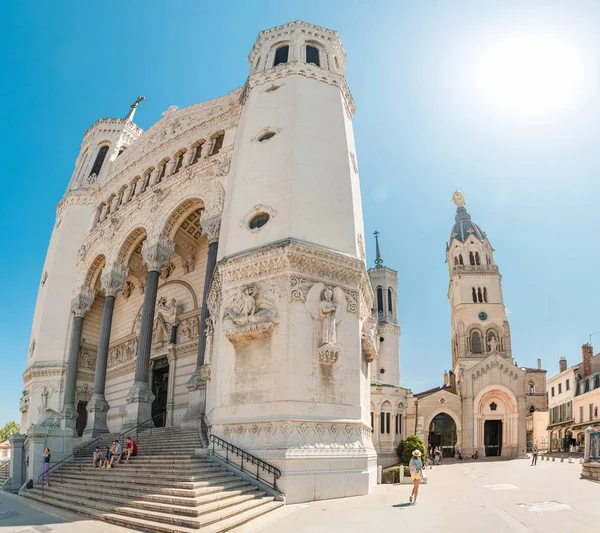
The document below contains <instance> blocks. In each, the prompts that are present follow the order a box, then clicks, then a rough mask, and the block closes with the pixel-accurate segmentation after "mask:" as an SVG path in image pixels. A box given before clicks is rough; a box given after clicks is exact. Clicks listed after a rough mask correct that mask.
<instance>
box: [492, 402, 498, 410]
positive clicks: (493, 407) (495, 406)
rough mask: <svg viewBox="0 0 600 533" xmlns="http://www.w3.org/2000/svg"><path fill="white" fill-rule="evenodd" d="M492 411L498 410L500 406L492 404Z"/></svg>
mask: <svg viewBox="0 0 600 533" xmlns="http://www.w3.org/2000/svg"><path fill="white" fill-rule="evenodd" d="M490 409H491V410H492V411H495V410H496V409H498V405H497V404H496V402H492V403H491V404H490Z"/></svg>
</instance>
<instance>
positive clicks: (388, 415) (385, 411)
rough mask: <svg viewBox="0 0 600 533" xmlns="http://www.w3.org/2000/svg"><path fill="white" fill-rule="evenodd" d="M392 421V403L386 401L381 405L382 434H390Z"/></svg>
mask: <svg viewBox="0 0 600 533" xmlns="http://www.w3.org/2000/svg"><path fill="white" fill-rule="evenodd" d="M391 422H392V404H390V402H384V403H383V405H382V406H381V420H380V429H381V434H382V435H384V434H385V435H389V434H390V433H391Z"/></svg>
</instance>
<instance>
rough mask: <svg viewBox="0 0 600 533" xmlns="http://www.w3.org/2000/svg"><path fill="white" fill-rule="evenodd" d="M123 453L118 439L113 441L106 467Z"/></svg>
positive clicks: (117, 459) (118, 459)
mask: <svg viewBox="0 0 600 533" xmlns="http://www.w3.org/2000/svg"><path fill="white" fill-rule="evenodd" d="M122 455H123V447H122V446H121V445H120V444H119V441H118V440H115V441H114V442H113V445H112V448H111V449H110V460H109V461H108V464H107V465H106V468H112V465H113V463H114V462H115V461H120V460H121V456H122Z"/></svg>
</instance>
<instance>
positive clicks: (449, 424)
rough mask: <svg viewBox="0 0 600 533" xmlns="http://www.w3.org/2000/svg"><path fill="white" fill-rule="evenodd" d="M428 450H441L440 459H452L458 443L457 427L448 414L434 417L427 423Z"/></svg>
mask: <svg viewBox="0 0 600 533" xmlns="http://www.w3.org/2000/svg"><path fill="white" fill-rule="evenodd" d="M428 435H429V437H428V449H429V446H431V447H432V448H433V449H434V450H435V448H436V447H438V448H440V449H441V450H442V457H454V452H455V445H456V443H457V442H458V435H457V426H456V422H455V420H454V418H453V417H452V416H451V415H449V414H448V413H445V412H441V413H438V414H437V415H435V416H434V417H433V418H432V420H431V422H430V423H429V433H428Z"/></svg>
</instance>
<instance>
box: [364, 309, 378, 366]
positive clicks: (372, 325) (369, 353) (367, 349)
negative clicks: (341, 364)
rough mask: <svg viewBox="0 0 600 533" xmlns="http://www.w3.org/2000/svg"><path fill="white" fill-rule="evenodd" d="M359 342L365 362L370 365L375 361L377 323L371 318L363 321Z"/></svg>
mask: <svg viewBox="0 0 600 533" xmlns="http://www.w3.org/2000/svg"><path fill="white" fill-rule="evenodd" d="M360 341H361V346H362V352H363V355H364V356H365V360H366V361H367V363H372V362H373V361H375V359H377V323H376V322H375V319H374V318H373V317H372V316H370V317H367V318H366V319H365V320H363V324H362V332H361V336H360Z"/></svg>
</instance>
